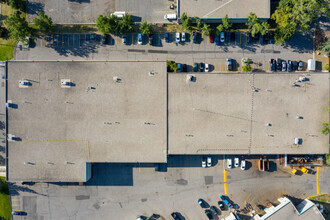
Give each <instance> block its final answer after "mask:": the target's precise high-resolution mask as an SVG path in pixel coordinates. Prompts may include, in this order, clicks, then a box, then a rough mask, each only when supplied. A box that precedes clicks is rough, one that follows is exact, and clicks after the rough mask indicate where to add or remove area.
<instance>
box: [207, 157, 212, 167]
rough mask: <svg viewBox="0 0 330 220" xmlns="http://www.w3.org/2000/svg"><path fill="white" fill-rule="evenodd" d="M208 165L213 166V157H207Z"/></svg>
mask: <svg viewBox="0 0 330 220" xmlns="http://www.w3.org/2000/svg"><path fill="white" fill-rule="evenodd" d="M207 166H208V167H211V166H212V158H211V157H207Z"/></svg>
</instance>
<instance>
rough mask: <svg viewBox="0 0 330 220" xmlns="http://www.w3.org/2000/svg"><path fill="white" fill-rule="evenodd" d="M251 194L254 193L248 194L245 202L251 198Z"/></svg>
mask: <svg viewBox="0 0 330 220" xmlns="http://www.w3.org/2000/svg"><path fill="white" fill-rule="evenodd" d="M251 194H252V193H250V194H249V195H248V197H247V198H246V199H245V201H244V204H245V203H246V202H247V201H248V200H249V198H250V196H251Z"/></svg>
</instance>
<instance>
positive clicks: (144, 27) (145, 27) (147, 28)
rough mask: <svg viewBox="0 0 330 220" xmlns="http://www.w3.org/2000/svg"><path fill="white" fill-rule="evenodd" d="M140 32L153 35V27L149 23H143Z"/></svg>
mask: <svg viewBox="0 0 330 220" xmlns="http://www.w3.org/2000/svg"><path fill="white" fill-rule="evenodd" d="M140 31H141V33H142V34H152V33H153V31H152V25H151V24H148V23H147V21H142V23H141V26H140Z"/></svg>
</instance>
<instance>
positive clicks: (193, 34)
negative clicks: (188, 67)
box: [191, 31, 197, 44]
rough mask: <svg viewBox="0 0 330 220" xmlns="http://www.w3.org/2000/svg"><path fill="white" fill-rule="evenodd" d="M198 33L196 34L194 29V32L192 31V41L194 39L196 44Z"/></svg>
mask: <svg viewBox="0 0 330 220" xmlns="http://www.w3.org/2000/svg"><path fill="white" fill-rule="evenodd" d="M196 35H197V34H196V32H195V31H193V32H192V33H191V36H192V41H193V43H194V44H195V43H196V42H197V39H196V38H197V36H196Z"/></svg>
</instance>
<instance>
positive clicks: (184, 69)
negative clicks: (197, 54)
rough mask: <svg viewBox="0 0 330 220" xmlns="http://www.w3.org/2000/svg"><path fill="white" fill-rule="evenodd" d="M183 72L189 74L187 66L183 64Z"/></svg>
mask: <svg viewBox="0 0 330 220" xmlns="http://www.w3.org/2000/svg"><path fill="white" fill-rule="evenodd" d="M182 72H187V65H186V64H182Z"/></svg>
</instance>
